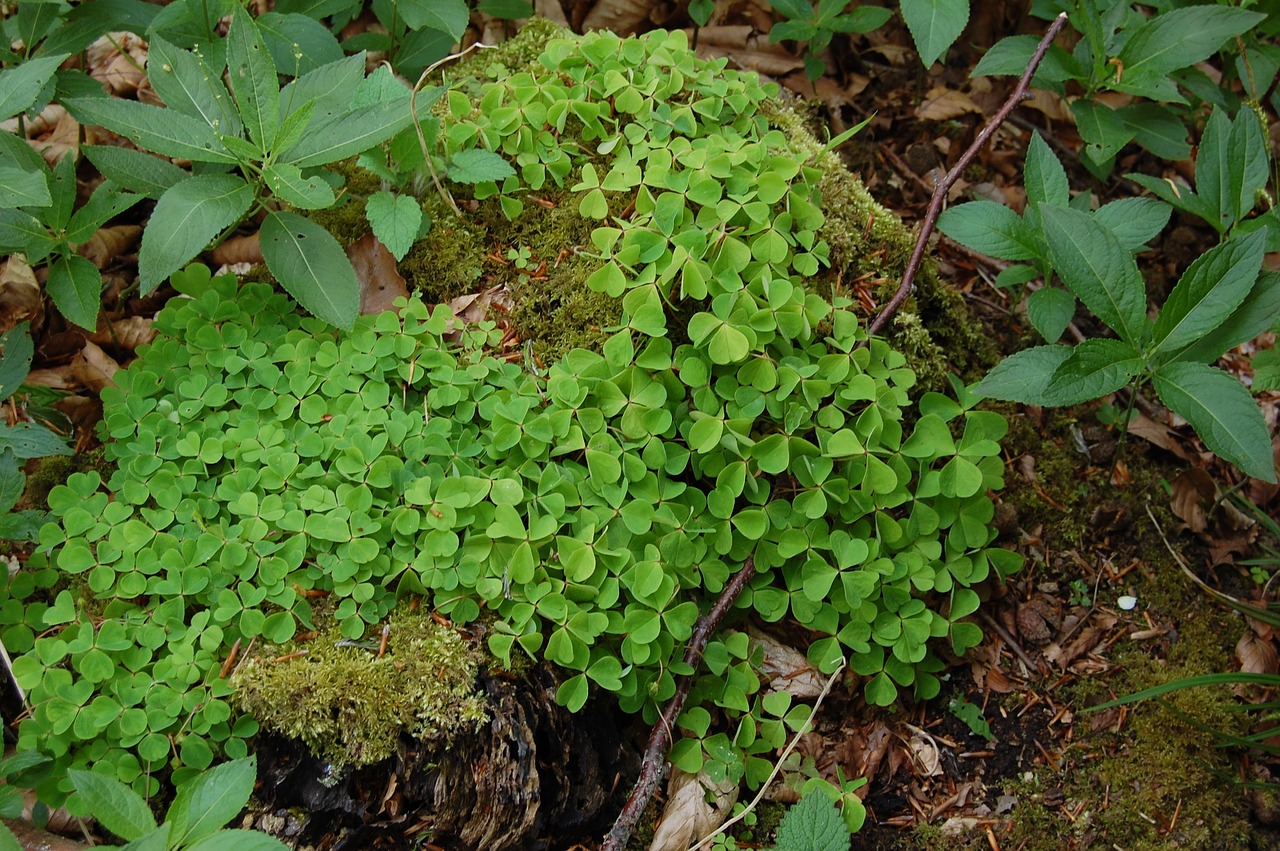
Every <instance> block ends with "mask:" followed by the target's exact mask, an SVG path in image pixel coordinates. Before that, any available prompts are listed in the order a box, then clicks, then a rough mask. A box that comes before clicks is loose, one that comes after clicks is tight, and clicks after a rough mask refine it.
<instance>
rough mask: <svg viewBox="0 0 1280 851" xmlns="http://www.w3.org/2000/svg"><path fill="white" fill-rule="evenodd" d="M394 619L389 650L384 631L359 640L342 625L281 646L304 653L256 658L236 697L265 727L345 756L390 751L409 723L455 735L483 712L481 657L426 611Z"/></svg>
mask: <svg viewBox="0 0 1280 851" xmlns="http://www.w3.org/2000/svg"><path fill="white" fill-rule="evenodd" d="M390 623H391V630H390V634H389V640H388V643H387V653H386V655H384V656H383V657H382V658H381V659H379V658H377V648H378V641H377V638H376V637H375V638H374V639H373V640H372V641H371V642H365V643H363V644H362V646H351V644H352V643H351V642H345V643H343V641H342V635H341V633H339V631H338V630H337V629H332V630H329V631H328V632H325V633H322V634H321V635H320V636H318V637H317V638H315V639H314V640H312V641H309V642H306V643H305V644H301V645H298V646H297V647H296V648H295V647H286V648H283V649H281V650H280V653H281V655H288V654H289V653H290V651H298V652H303V651H305V655H300V656H296V657H294V658H291V659H287V660H285V661H280V662H273V661H271V660H270V659H267V658H263V657H255V658H252V659H249V660H248V661H247V662H245V664H244V665H243V666H242V667H241V668H240V670H238V671H237V672H236V674H235V676H234V677H233V678H232V685H233V686H234V687H235V689H236V700H237V701H238V702H239V703H240V705H241V707H242V708H243V709H244V710H245V711H247V712H249V713H251V714H252V715H253V716H254V717H255V718H257V719H258V722H259V723H260V724H261V725H262V726H263V728H264V729H267V730H272V731H274V732H277V733H281V734H282V735H285V736H288V737H290V738H296V739H301V740H302V741H303V742H305V743H306V744H307V745H308V747H310V748H311V750H312V751H313V752H314V753H316V754H319V755H321V756H325V757H327V758H329V759H332V760H333V761H334V762H336V763H338V764H341V765H356V766H359V765H368V764H370V763H374V762H377V761H379V760H381V759H385V758H386V757H388V756H391V755H392V754H393V753H394V752H395V747H396V740H397V738H398V737H399V735H400V733H401V732H402V731H403V732H407V733H409V734H411V735H413V736H416V737H418V738H421V739H448V738H449V737H450V736H451V735H452V734H453V733H455V732H458V731H460V730H462V729H464V728H469V727H473V726H475V725H476V724H478V723H479V722H481V721H483V720H484V718H485V712H484V701H483V699H482V698H481V697H480V696H479V695H477V694H476V693H475V687H474V684H475V677H476V659H475V656H474V654H473V652H472V651H471V650H470V649H469V648H468V646H467V645H466V643H465V642H464V641H463V640H462V638H460V637H459V636H458V634H457V633H455V632H454V631H453V630H451V629H449V628H447V627H443V626H440V625H438V624H436V623H435V622H434V621H433V620H432V619H431V618H430V617H428V616H427V615H422V614H407V613H402V614H396V615H393V616H392V618H391V621H390ZM369 644H371V646H372V649H368V647H367V646H365V645H369Z"/></svg>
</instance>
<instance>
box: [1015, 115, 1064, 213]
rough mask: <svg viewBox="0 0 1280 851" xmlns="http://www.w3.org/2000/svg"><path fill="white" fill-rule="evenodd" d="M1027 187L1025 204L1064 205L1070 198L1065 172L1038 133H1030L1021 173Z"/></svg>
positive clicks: (1031, 205) (1030, 205)
mask: <svg viewBox="0 0 1280 851" xmlns="http://www.w3.org/2000/svg"><path fill="white" fill-rule="evenodd" d="M1023 180H1024V182H1025V184H1026V187H1027V205H1028V206H1029V207H1034V206H1035V205H1036V204H1053V205H1054V206H1056V207H1065V206H1067V202H1068V201H1070V200H1071V197H1070V194H1069V192H1068V187H1067V172H1066V169H1064V168H1063V167H1062V163H1061V162H1059V161H1058V158H1057V156H1055V155H1054V153H1053V150H1052V149H1051V148H1050V147H1049V145H1048V143H1047V142H1045V140H1044V139H1043V138H1041V136H1040V134H1039V133H1032V134H1031V143H1030V144H1029V145H1028V146H1027V164H1026V168H1025V170H1024V173H1023Z"/></svg>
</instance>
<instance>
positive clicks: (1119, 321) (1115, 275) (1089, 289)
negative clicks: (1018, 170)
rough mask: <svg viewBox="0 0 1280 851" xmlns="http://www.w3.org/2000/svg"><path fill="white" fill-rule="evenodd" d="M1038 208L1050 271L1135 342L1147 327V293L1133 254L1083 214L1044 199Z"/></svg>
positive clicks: (1126, 339) (1139, 341)
mask: <svg viewBox="0 0 1280 851" xmlns="http://www.w3.org/2000/svg"><path fill="white" fill-rule="evenodd" d="M1038 209H1039V211H1040V219H1041V224H1042V226H1043V227H1044V233H1045V239H1046V241H1047V242H1048V245H1049V258H1050V261H1051V262H1052V264H1053V268H1054V271H1056V272H1057V273H1058V275H1059V276H1060V277H1061V278H1062V280H1063V282H1064V283H1065V284H1066V285H1067V287H1068V288H1069V289H1070V290H1071V291H1072V292H1073V293H1075V295H1076V298H1078V299H1080V301H1082V302H1084V305H1085V307H1087V308H1089V309H1090V310H1092V311H1093V313H1094V315H1095V316H1097V317H1098V318H1099V319H1101V320H1102V321H1103V322H1105V323H1107V325H1109V326H1111V328H1112V329H1114V330H1115V331H1116V333H1118V334H1119V335H1120V336H1121V337H1122V338H1123V339H1124V340H1125V341H1126V342H1128V343H1130V344H1133V345H1139V344H1140V343H1141V342H1142V340H1143V339H1144V338H1145V336H1146V331H1147V297H1146V288H1145V286H1144V285H1143V282H1142V275H1141V274H1140V273H1139V272H1138V267H1137V265H1136V264H1135V263H1134V262H1133V255H1131V254H1130V253H1129V251H1128V249H1126V248H1125V247H1124V246H1123V245H1121V244H1120V240H1119V239H1117V238H1116V236H1115V234H1113V233H1111V231H1110V230H1108V229H1107V228H1106V227H1104V226H1103V225H1101V224H1100V223H1098V222H1097V221H1095V220H1094V219H1093V218H1092V217H1091V216H1089V215H1088V214H1087V213H1082V212H1079V211H1078V210H1072V209H1069V208H1064V207H1053V206H1050V205H1046V204H1041V205H1040V207H1039V208H1038Z"/></svg>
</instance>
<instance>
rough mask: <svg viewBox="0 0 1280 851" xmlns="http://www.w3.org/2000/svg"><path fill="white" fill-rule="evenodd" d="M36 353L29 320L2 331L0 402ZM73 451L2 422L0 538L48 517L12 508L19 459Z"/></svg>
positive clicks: (34, 530) (13, 536) (40, 430)
mask: <svg viewBox="0 0 1280 851" xmlns="http://www.w3.org/2000/svg"><path fill="white" fill-rule="evenodd" d="M34 353H35V349H34V346H33V345H32V342H31V337H30V336H29V335H28V333H27V323H26V322H19V323H18V324H17V325H15V326H14V327H13V328H11V329H10V330H9V331H8V332H7V333H5V334H2V335H0V402H4V401H6V400H8V399H9V398H10V397H12V396H13V395H14V394H15V393H17V392H18V389H19V387H20V386H21V385H22V381H23V379H25V378H26V377H27V372H28V371H29V370H30V369H31V357H32V355H33V354H34ZM70 454H71V450H70V449H68V448H67V444H66V441H65V440H63V439H62V437H60V436H59V435H58V434H56V433H55V432H54V431H53V430H51V429H50V428H48V427H47V426H44V425H41V424H39V423H35V422H22V423H17V424H14V425H9V424H8V423H0V538H7V539H9V540H13V541H34V540H36V535H37V534H38V532H39V530H40V527H41V526H42V525H44V523H45V522H46V521H47V520H48V515H47V514H46V513H45V512H43V511H36V510H26V511H16V512H15V511H13V507H14V506H15V505H17V504H18V501H19V500H20V499H22V494H23V491H24V490H25V489H26V483H27V477H26V474H25V473H24V472H23V471H22V467H21V465H20V464H19V462H21V461H26V460H28V459H31V458H44V457H47V456H49V455H70ZM0 776H2V775H0Z"/></svg>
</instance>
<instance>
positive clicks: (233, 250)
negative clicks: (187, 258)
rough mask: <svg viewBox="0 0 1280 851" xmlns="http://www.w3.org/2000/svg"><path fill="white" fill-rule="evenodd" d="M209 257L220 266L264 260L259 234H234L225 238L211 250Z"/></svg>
mask: <svg viewBox="0 0 1280 851" xmlns="http://www.w3.org/2000/svg"><path fill="white" fill-rule="evenodd" d="M209 259H210V260H212V261H213V262H214V263H217V264H218V265H219V266H233V265H235V264H237V263H255V264H256V263H261V262H263V260H262V247H261V246H260V245H259V244H258V234H256V233H252V234H249V235H248V236H233V237H230V238H229V239H226V240H223V242H222V244H221V245H219V246H218V247H217V248H215V249H213V250H212V251H210V252H209Z"/></svg>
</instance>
